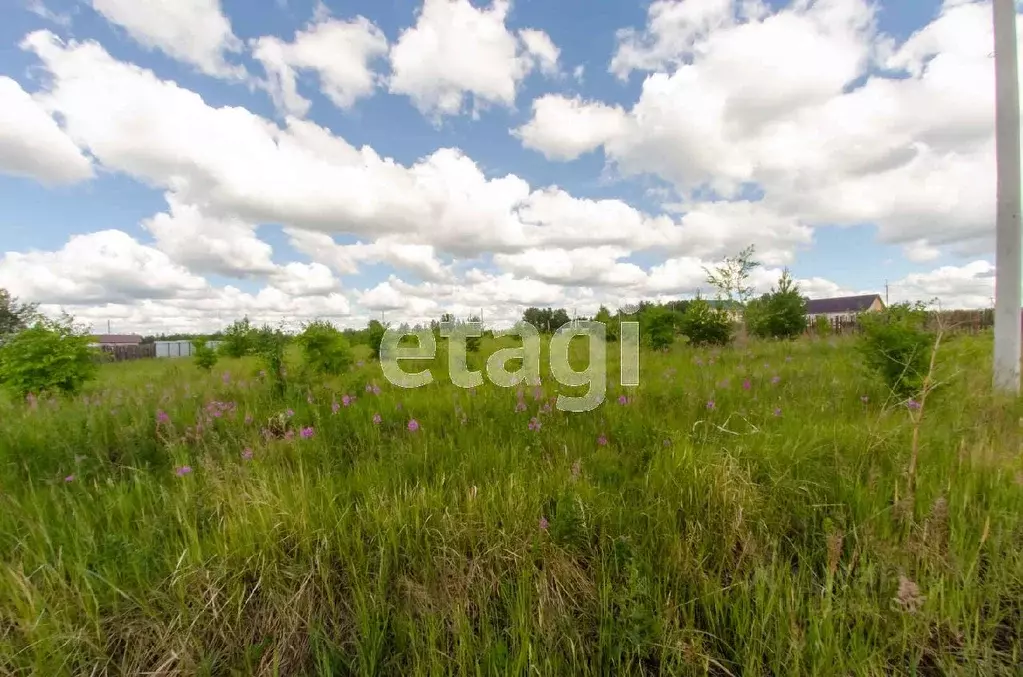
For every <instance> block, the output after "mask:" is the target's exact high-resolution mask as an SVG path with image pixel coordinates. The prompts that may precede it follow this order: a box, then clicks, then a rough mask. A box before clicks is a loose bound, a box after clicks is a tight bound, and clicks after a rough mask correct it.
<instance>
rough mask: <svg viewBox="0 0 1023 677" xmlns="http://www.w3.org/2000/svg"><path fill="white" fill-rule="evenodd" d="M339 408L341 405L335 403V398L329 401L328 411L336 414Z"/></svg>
mask: <svg viewBox="0 0 1023 677" xmlns="http://www.w3.org/2000/svg"><path fill="white" fill-rule="evenodd" d="M340 409H341V405H340V404H338V403H337V400H335V401H333V402H331V403H330V413H332V414H336V413H337V412H338V411H339V410H340Z"/></svg>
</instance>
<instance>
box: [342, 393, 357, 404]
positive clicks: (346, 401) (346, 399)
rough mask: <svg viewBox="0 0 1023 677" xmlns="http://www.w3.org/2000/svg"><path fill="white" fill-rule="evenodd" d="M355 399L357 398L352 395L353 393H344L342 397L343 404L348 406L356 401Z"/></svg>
mask: <svg viewBox="0 0 1023 677" xmlns="http://www.w3.org/2000/svg"><path fill="white" fill-rule="evenodd" d="M354 401H355V398H354V397H352V396H351V395H343V396H342V397H341V404H343V405H344V406H346V407H347V406H349V405H351V403H352V402H354Z"/></svg>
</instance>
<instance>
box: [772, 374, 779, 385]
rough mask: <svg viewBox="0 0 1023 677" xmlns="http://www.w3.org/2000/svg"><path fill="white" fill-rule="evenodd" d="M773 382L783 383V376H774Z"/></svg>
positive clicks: (775, 383)
mask: <svg viewBox="0 0 1023 677" xmlns="http://www.w3.org/2000/svg"><path fill="white" fill-rule="evenodd" d="M771 383H773V384H774V385H778V384H779V383H781V376H775V377H774V378H772V379H771Z"/></svg>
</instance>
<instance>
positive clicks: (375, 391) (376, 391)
mask: <svg viewBox="0 0 1023 677" xmlns="http://www.w3.org/2000/svg"><path fill="white" fill-rule="evenodd" d="M373 394H374V395H379V394H380V386H378V385H377V384H376V383H374V384H373Z"/></svg>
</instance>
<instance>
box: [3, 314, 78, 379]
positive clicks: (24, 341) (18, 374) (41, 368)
mask: <svg viewBox="0 0 1023 677" xmlns="http://www.w3.org/2000/svg"><path fill="white" fill-rule="evenodd" d="M91 342H92V339H91V338H90V337H89V335H88V334H87V333H86V332H85V331H84V329H83V328H80V327H76V326H75V325H74V324H73V322H72V320H71V318H64V319H63V320H61V321H59V322H54V321H50V320H39V321H37V322H36V323H35V324H34V325H32V326H31V327H29V328H28V329H24V330H22V331H19V332H18V333H16V334H13V335H12V336H10V337H9V338H8V339H7V340H6V341H5V342H4V344H3V346H2V347H0V383H3V384H4V385H5V386H6V387H7V388H9V389H10V390H13V391H14V392H15V393H17V394H18V395H20V396H22V397H24V396H26V395H28V394H29V393H35V394H41V393H44V392H54V391H56V392H60V393H63V394H67V395H73V394H75V393H77V392H78V391H79V390H80V389H81V387H82V385H83V384H84V383H85V382H86V381H88V380H89V379H91V378H92V377H93V376H94V375H95V373H96V356H97V351H96V350H94V349H93V348H91V347H90V344H91Z"/></svg>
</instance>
